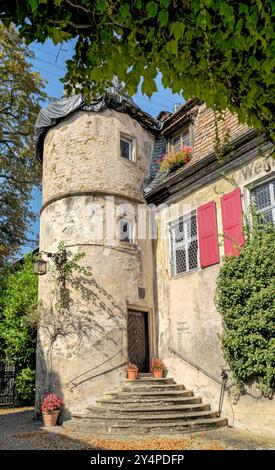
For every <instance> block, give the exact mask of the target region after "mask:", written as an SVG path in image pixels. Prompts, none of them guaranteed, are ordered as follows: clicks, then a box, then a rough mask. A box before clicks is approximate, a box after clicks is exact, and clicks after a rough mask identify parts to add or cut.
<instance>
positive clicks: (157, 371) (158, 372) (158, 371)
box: [153, 369, 163, 379]
mask: <svg viewBox="0 0 275 470" xmlns="http://www.w3.org/2000/svg"><path fill="white" fill-rule="evenodd" d="M153 376H154V377H155V378H156V379H162V377H163V369H153Z"/></svg>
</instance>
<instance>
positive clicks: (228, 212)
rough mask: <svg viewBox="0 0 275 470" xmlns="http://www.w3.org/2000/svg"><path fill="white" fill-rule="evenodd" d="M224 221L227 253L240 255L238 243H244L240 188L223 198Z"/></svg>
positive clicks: (225, 251) (225, 249)
mask: <svg viewBox="0 0 275 470" xmlns="http://www.w3.org/2000/svg"><path fill="white" fill-rule="evenodd" d="M221 207H222V223H223V235H224V253H225V255H233V256H237V255H238V250H237V248H236V244H238V245H243V243H244V235H243V230H242V201H241V191H240V189H239V188H238V189H234V191H231V193H228V194H225V195H224V196H223V197H222V198H221Z"/></svg>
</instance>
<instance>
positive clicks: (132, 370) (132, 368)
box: [127, 362, 138, 380]
mask: <svg viewBox="0 0 275 470" xmlns="http://www.w3.org/2000/svg"><path fill="white" fill-rule="evenodd" d="M127 372H128V379H129V380H136V378H137V375H138V366H136V364H132V362H129V364H128V371H127Z"/></svg>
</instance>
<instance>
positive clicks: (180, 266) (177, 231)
mask: <svg viewBox="0 0 275 470" xmlns="http://www.w3.org/2000/svg"><path fill="white" fill-rule="evenodd" d="M170 233H171V248H172V272H173V276H177V275H178V274H182V273H185V272H188V271H193V270H195V269H197V267H198V232H197V218H196V214H192V215H191V217H186V218H183V219H179V220H177V221H175V222H173V223H172V224H171V225H170Z"/></svg>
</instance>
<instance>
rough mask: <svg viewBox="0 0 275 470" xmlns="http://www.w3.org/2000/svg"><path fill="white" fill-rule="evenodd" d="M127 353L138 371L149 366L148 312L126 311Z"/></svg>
mask: <svg viewBox="0 0 275 470" xmlns="http://www.w3.org/2000/svg"><path fill="white" fill-rule="evenodd" d="M128 355H129V361H130V362H132V363H134V364H136V365H137V366H138V369H139V371H140V372H147V371H148V368H149V341H148V314H147V313H144V312H136V311H133V310H129V311H128Z"/></svg>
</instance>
